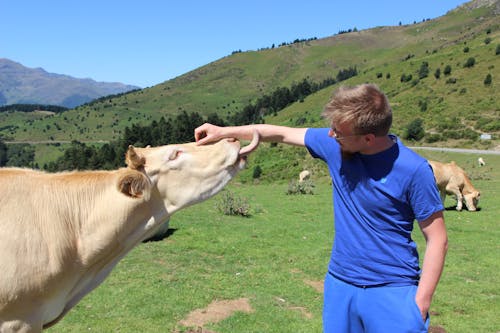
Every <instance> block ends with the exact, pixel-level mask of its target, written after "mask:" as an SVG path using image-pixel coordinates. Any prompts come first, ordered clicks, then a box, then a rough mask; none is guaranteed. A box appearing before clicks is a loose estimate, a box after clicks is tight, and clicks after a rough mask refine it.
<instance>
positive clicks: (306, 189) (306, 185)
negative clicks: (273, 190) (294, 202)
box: [286, 179, 315, 195]
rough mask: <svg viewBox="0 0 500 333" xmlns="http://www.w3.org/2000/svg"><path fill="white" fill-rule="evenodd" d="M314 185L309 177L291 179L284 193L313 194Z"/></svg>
mask: <svg viewBox="0 0 500 333" xmlns="http://www.w3.org/2000/svg"><path fill="white" fill-rule="evenodd" d="M314 187H315V185H314V182H313V181H312V180H311V179H306V180H304V181H302V182H299V181H298V180H291V181H290V182H289V183H288V189H287V191H286V194H287V195H290V194H314Z"/></svg>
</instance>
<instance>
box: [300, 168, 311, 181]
mask: <svg viewBox="0 0 500 333" xmlns="http://www.w3.org/2000/svg"><path fill="white" fill-rule="evenodd" d="M309 177H311V172H309V170H303V171H301V172H300V173H299V183H302V182H303V181H304V180H307V179H309Z"/></svg>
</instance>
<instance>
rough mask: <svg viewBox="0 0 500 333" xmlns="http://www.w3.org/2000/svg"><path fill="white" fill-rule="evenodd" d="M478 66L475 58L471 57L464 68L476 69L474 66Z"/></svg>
mask: <svg viewBox="0 0 500 333" xmlns="http://www.w3.org/2000/svg"><path fill="white" fill-rule="evenodd" d="M475 64H476V59H475V58H473V57H470V58H469V59H467V61H466V62H465V64H464V67H465V68H471V67H474V65H475Z"/></svg>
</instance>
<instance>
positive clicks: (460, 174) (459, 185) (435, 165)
mask: <svg viewBox="0 0 500 333" xmlns="http://www.w3.org/2000/svg"><path fill="white" fill-rule="evenodd" d="M429 164H430V165H431V166H432V171H433V172H434V178H435V179H436V184H437V186H438V188H439V192H440V194H441V200H442V201H443V203H444V199H445V198H446V194H447V193H448V194H454V195H455V196H456V197H457V207H456V209H457V210H458V211H460V210H462V202H465V206H466V207H467V209H468V210H469V211H476V210H477V204H478V203H479V197H480V195H481V194H480V193H479V191H478V190H477V189H475V188H474V186H473V185H472V183H471V181H470V179H469V177H467V174H466V173H465V171H464V170H463V169H462V168H460V167H459V166H458V165H456V164H455V162H451V163H441V162H436V161H429Z"/></svg>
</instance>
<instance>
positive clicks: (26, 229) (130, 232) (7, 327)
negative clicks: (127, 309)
mask: <svg viewBox="0 0 500 333" xmlns="http://www.w3.org/2000/svg"><path fill="white" fill-rule="evenodd" d="M258 141H259V135H258V133H255V135H254V138H253V140H252V142H251V143H250V145H249V146H247V147H244V148H241V149H240V144H239V142H238V141H237V140H234V139H226V140H222V141H220V142H217V143H215V144H212V145H204V146H199V145H197V144H195V143H188V144H180V145H167V146H160V147H153V148H134V147H132V146H130V147H129V149H128V151H127V153H126V164H127V167H126V168H120V169H118V170H113V171H75V172H61V173H54V174H49V173H45V172H41V171H35V170H31V169H20V168H3V169H0V188H1V189H2V195H1V196H0V267H1V273H0V332H1V333H6V332H23V333H26V332H30V333H31V332H40V331H41V330H42V329H43V328H46V327H50V326H52V325H54V324H55V323H57V322H58V321H59V320H61V319H62V318H63V317H64V315H66V313H67V312H68V311H69V310H70V309H71V308H72V307H74V306H75V305H76V304H77V303H78V302H79V301H80V300H81V299H82V298H83V297H84V296H85V295H86V294H87V293H89V292H91V291H92V290H93V289H94V288H96V287H97V286H98V285H99V284H100V283H102V282H103V280H104V279H105V278H106V277H107V276H108V274H109V273H110V272H111V270H112V269H113V268H114V267H115V266H116V264H117V263H118V262H119V261H120V260H121V259H122V258H123V257H124V256H125V255H126V254H127V253H128V252H129V251H130V250H131V249H132V248H133V247H134V246H136V245H137V244H139V243H140V242H141V241H142V240H144V239H146V238H148V237H150V236H151V235H153V234H154V233H155V232H157V230H158V228H159V227H160V226H161V225H162V224H163V223H165V221H167V220H168V218H169V217H170V216H171V215H172V214H173V213H175V212H176V211H178V210H179V209H182V208H184V207H186V206H189V205H193V204H195V203H197V202H200V201H202V200H205V199H208V198H210V197H211V196H213V195H215V194H216V193H217V192H219V191H220V190H221V189H222V188H223V187H224V186H225V185H226V184H227V183H228V182H229V181H230V180H231V179H232V178H233V177H234V176H235V175H236V173H237V172H238V171H239V170H240V169H242V168H243V167H244V165H245V160H246V155H247V154H249V153H250V152H251V151H253V150H254V149H255V148H256V146H257V145H258Z"/></svg>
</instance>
